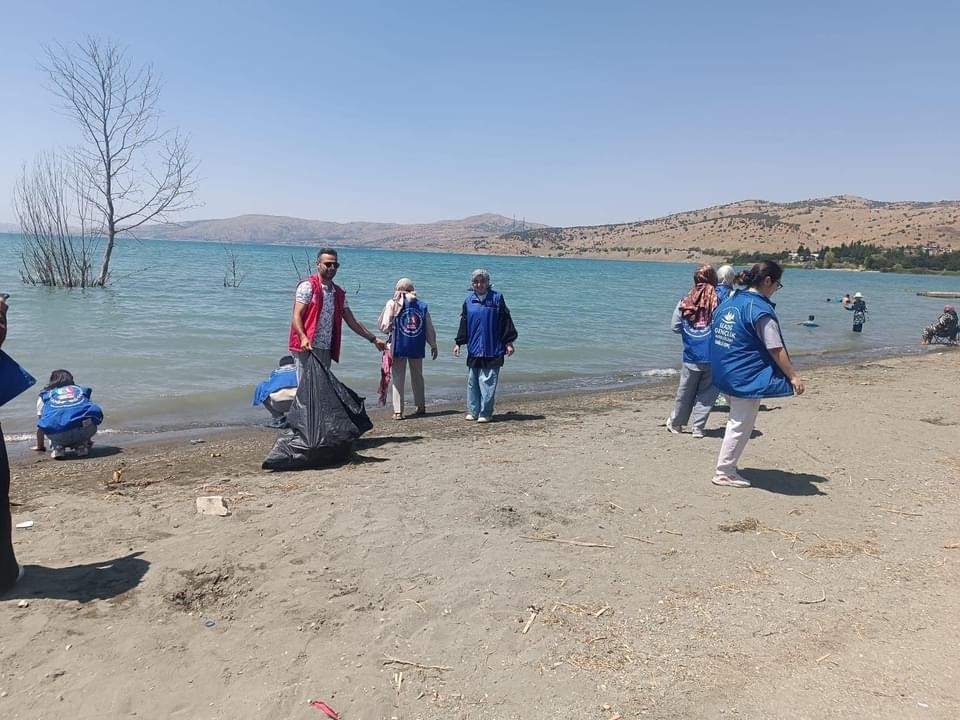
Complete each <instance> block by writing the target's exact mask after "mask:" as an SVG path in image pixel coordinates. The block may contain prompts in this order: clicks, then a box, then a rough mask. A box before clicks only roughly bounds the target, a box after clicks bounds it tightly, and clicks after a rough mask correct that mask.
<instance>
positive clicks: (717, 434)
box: [703, 426, 763, 440]
mask: <svg viewBox="0 0 960 720" xmlns="http://www.w3.org/2000/svg"><path fill="white" fill-rule="evenodd" d="M726 431H727V428H726V426H724V427H718V428H710V429H709V430H704V431H703V434H704V435H705V436H706V437H708V438H719V439H720V440H723V434H724V433H725V432H726ZM758 437H763V433H762V432H760V431H759V430H757V429H756V428H754V429H753V430H751V431H750V439H751V440H753V439H754V438H758Z"/></svg>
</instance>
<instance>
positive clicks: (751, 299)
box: [710, 260, 804, 487]
mask: <svg viewBox="0 0 960 720" xmlns="http://www.w3.org/2000/svg"><path fill="white" fill-rule="evenodd" d="M781 277H783V268H781V267H780V265H778V264H777V263H775V262H774V261H773V260H763V261H762V262H759V263H757V264H756V265H754V266H753V267H752V268H751V269H750V270H748V271H746V272H742V273H740V274H739V275H738V276H737V284H738V285H744V286H746V288H747V290H746V292H738V293H736V294H735V295H734V296H733V297H731V298H729V299H728V300H727V301H726V302H725V303H724V304H723V306H722V307H720V308H718V310H717V312H715V313H714V315H713V340H712V343H711V345H710V362H711V366H712V369H713V383H714V385H716V386H717V387H718V388H719V389H720V390H721V391H722V392H724V393H725V394H726V395H727V397H728V398H729V400H730V416H729V419H728V420H727V428H726V432H725V433H724V435H723V444H722V445H721V446H720V454H719V455H718V457H717V469H716V473H715V474H714V477H713V484H714V485H725V486H728V487H750V482H749V481H748V480H747V479H746V478H743V477H741V476H740V474H739V473H738V472H737V463H738V462H739V460H740V456H741V455H742V454H743V451H744V448H746V446H747V441H748V440H749V439H750V434H751V433H752V432H753V426H754V424H755V423H756V420H757V412H758V411H759V410H760V401H761V400H762V399H763V398H767V397H786V396H788V395H793V394H794V393H796V394H797V395H802V394H803V391H804V383H803V380H802V379H801V378H800V376H799V375H798V374H797V371H796V370H794V368H793V365H792V364H791V362H790V356H789V355H788V354H787V349H786V347H785V346H784V342H783V335H782V334H781V332H780V323H779V321H778V320H777V314H776V312H775V310H774V308H775V305H774V304H773V302H772V301H771V300H770V298H771V297H772V296H773V294H774V293H776V292H777V290H779V289H780V288H782V287H783V283H781V282H780V278H781Z"/></svg>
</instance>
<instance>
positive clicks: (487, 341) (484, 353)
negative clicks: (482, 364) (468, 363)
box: [464, 290, 507, 357]
mask: <svg viewBox="0 0 960 720" xmlns="http://www.w3.org/2000/svg"><path fill="white" fill-rule="evenodd" d="M464 303H465V304H466V306H467V352H468V353H469V354H470V357H502V356H503V355H504V354H505V353H506V352H507V349H506V347H504V345H503V341H502V340H501V339H500V293H498V292H497V291H496V290H488V291H487V296H486V298H484V299H483V300H481V299H480V298H479V297H477V294H476V293H470V294H469V295H467V298H466V300H464Z"/></svg>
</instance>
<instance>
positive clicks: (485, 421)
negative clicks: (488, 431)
mask: <svg viewBox="0 0 960 720" xmlns="http://www.w3.org/2000/svg"><path fill="white" fill-rule="evenodd" d="M477 422H478V423H481V422H482V423H488V422H490V418H488V417H483V416H482V415H481V416H480V417H478V418H477Z"/></svg>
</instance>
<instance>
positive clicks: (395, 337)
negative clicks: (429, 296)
mask: <svg viewBox="0 0 960 720" xmlns="http://www.w3.org/2000/svg"><path fill="white" fill-rule="evenodd" d="M377 325H379V326H380V330H381V331H382V332H385V333H387V334H388V335H389V338H388V340H387V349H386V350H385V351H384V370H386V369H387V368H389V371H390V383H391V384H392V385H393V419H394V420H401V419H402V418H403V400H404V398H403V386H404V381H405V379H406V374H407V365H409V366H410V384H411V385H412V386H413V401H414V403H416V406H417V411H416V412H415V413H414V415H416V416H419V415H425V414H426V412H427V407H426V399H425V393H424V387H423V358H424V357H425V356H426V354H427V353H426V346H427V345H430V357H431V359H433V360H436V359H437V333H436V331H435V330H434V327H433V321H432V320H431V319H430V312H429V310H427V304H426V303H425V302H423V301H422V300H420V299H418V298H417V290H416V288H415V287H414V285H413V281H411V280H410V278H400V279H399V280H398V281H397V285H396V288H395V290H394V293H393V297H392V298H390V299H389V300H387V304H386V305H385V306H384V308H383V312H381V313H380V317H379V318H377ZM385 377H386V373H384V378H385ZM384 390H385V388H384Z"/></svg>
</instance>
